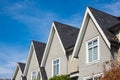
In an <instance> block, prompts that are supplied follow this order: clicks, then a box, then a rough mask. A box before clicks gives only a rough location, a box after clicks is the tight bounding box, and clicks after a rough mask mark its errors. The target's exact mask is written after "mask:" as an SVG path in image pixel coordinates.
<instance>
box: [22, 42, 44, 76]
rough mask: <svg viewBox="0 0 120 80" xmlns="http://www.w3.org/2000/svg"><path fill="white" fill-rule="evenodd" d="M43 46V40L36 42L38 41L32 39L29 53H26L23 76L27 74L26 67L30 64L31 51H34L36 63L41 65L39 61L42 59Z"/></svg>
mask: <svg viewBox="0 0 120 80" xmlns="http://www.w3.org/2000/svg"><path fill="white" fill-rule="evenodd" d="M45 46H46V44H45V43H43V42H38V41H34V40H33V41H32V42H31V46H30V51H29V54H28V58H27V62H26V66H25V70H24V76H26V75H27V72H28V68H29V65H30V61H31V58H32V55H33V51H35V55H36V58H37V62H38V65H39V66H40V65H41V61H42V57H43V53H44V50H45Z"/></svg>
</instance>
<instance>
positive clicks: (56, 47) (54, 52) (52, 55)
mask: <svg viewBox="0 0 120 80" xmlns="http://www.w3.org/2000/svg"><path fill="white" fill-rule="evenodd" d="M56 58H60V65H61V66H60V74H67V58H66V55H65V54H64V52H63V49H62V46H61V44H60V41H59V39H58V36H57V34H56V32H55V33H54V36H53V40H52V43H51V46H50V50H49V53H48V58H47V61H46V65H45V70H46V74H47V77H48V79H49V78H51V77H52V61H53V60H54V59H56Z"/></svg>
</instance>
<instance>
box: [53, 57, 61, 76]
mask: <svg viewBox="0 0 120 80" xmlns="http://www.w3.org/2000/svg"><path fill="white" fill-rule="evenodd" d="M52 64H53V65H52V68H53V71H52V72H53V76H57V75H59V72H60V59H56V60H53V62H52Z"/></svg>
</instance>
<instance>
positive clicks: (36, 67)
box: [27, 51, 40, 80]
mask: <svg viewBox="0 0 120 80" xmlns="http://www.w3.org/2000/svg"><path fill="white" fill-rule="evenodd" d="M32 71H37V72H38V71H40V70H39V65H38V61H37V57H36V55H35V51H33V54H32V58H31V61H30V65H29V69H28V73H27V80H31V72H32Z"/></svg>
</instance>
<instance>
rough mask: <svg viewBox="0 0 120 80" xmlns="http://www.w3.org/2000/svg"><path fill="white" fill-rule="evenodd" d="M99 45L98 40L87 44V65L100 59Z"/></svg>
mask: <svg viewBox="0 0 120 80" xmlns="http://www.w3.org/2000/svg"><path fill="white" fill-rule="evenodd" d="M98 43H99V42H98V38H96V39H93V40H91V41H88V42H87V63H90V62H94V61H97V60H98V59H99V54H98V47H99V46H98Z"/></svg>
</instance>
